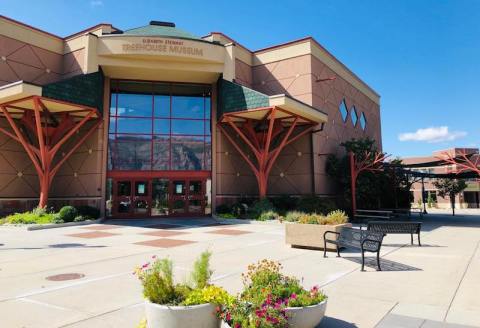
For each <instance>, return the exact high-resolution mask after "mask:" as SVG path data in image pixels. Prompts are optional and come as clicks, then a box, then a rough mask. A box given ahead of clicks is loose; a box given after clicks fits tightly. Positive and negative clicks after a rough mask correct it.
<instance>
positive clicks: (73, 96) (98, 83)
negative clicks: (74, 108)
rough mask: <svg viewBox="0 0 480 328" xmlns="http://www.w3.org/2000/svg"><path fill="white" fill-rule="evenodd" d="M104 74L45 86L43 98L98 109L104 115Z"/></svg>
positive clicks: (73, 78) (76, 77)
mask: <svg viewBox="0 0 480 328" xmlns="http://www.w3.org/2000/svg"><path fill="white" fill-rule="evenodd" d="M103 80H104V79H103V73H102V72H101V71H98V72H95V73H90V74H80V75H77V76H74V77H71V78H69V79H65V80H61V81H58V82H53V83H50V84H47V85H44V86H43V88H42V96H43V97H47V98H52V99H57V100H63V101H68V102H71V103H74V104H79V105H84V106H89V107H94V108H97V109H98V110H99V111H100V113H103Z"/></svg>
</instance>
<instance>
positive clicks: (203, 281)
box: [135, 252, 232, 328]
mask: <svg viewBox="0 0 480 328" xmlns="http://www.w3.org/2000/svg"><path fill="white" fill-rule="evenodd" d="M210 256H211V253H210V252H203V253H202V254H201V255H200V257H199V258H198V259H197V260H196V261H195V263H194V268H193V271H192V273H191V278H190V281H189V282H188V283H182V284H175V283H174V281H173V264H172V261H171V260H170V259H166V258H165V259H157V258H155V257H153V263H146V264H144V265H143V266H142V267H139V268H137V269H136V270H135V273H136V275H137V276H138V277H139V279H140V281H141V283H142V285H143V295H144V297H145V313H146V322H147V327H148V328H164V327H169V328H177V327H178V328H183V327H199V328H218V327H219V326H220V320H219V319H218V318H217V316H216V312H217V309H216V308H217V307H218V306H219V304H229V303H230V302H231V301H232V297H231V296H230V295H229V294H228V293H227V292H226V291H225V290H224V289H223V288H221V287H218V286H214V285H210V284H209V280H210V277H211V275H212V271H211V270H210Z"/></svg>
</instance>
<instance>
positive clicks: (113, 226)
mask: <svg viewBox="0 0 480 328" xmlns="http://www.w3.org/2000/svg"><path fill="white" fill-rule="evenodd" d="M118 228H122V227H121V226H117V225H111V224H105V225H94V226H88V227H82V228H81V229H86V230H110V229H118Z"/></svg>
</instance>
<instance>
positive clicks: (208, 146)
mask: <svg viewBox="0 0 480 328" xmlns="http://www.w3.org/2000/svg"><path fill="white" fill-rule="evenodd" d="M203 169H204V170H211V169H212V138H211V137H206V138H205V163H204V167H203Z"/></svg>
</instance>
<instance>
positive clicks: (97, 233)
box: [65, 231, 118, 238]
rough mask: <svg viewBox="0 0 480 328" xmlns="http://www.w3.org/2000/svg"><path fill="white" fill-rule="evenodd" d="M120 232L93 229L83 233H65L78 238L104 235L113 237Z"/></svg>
mask: <svg viewBox="0 0 480 328" xmlns="http://www.w3.org/2000/svg"><path fill="white" fill-rule="evenodd" d="M116 235H118V233H111V232H104V231H92V232H82V233H73V234H70V235H65V236H69V237H78V238H102V237H111V236H116Z"/></svg>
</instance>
